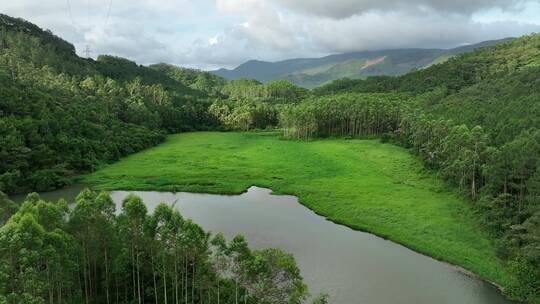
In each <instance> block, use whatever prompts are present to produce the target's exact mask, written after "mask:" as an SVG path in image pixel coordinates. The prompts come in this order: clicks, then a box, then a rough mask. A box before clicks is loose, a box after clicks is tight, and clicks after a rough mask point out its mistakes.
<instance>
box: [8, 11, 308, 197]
mask: <svg viewBox="0 0 540 304" xmlns="http://www.w3.org/2000/svg"><path fill="white" fill-rule="evenodd" d="M306 94H307V91H306V90H305V89H301V88H298V87H295V86H293V85H292V84H290V83H289V82H287V81H276V82H272V83H268V84H265V85H263V84H261V83H259V82H257V81H248V80H245V81H231V82H228V81H226V80H225V79H222V78H219V77H217V76H214V75H212V74H210V73H206V72H200V71H196V70H190V69H182V68H178V67H174V66H170V65H166V64H157V65H153V66H150V67H144V66H140V65H137V64H136V63H135V62H132V61H129V60H127V59H123V58H118V57H113V56H105V55H101V56H99V57H98V59H97V61H94V60H91V59H82V58H79V57H78V56H77V55H76V54H75V49H74V47H73V46H72V45H71V44H69V43H67V42H66V41H64V40H62V39H60V38H58V37H56V36H54V35H53V34H52V33H50V32H48V31H44V30H42V29H40V28H39V27H37V26H35V25H33V24H31V23H29V22H26V21H24V20H21V19H15V18H11V17H9V16H5V15H1V14H0V158H1V162H0V191H3V192H6V193H16V192H24V191H28V190H35V191H46V190H52V189H55V188H58V187H62V186H64V185H66V184H69V183H70V179H71V177H72V176H74V175H77V174H80V173H84V172H88V171H92V170H94V169H95V168H97V167H99V166H101V165H103V164H105V163H109V162H113V161H116V160H118V159H119V158H120V157H122V156H125V155H128V154H130V153H133V152H136V151H140V150H142V149H145V148H148V147H150V146H154V145H156V144H158V143H160V142H162V141H163V139H164V138H165V136H164V135H165V134H166V133H176V132H182V131H192V130H211V129H223V128H242V129H250V128H253V127H260V125H261V124H263V125H264V126H266V124H268V123H272V124H273V125H275V124H276V123H277V119H276V117H277V114H274V115H273V116H274V118H271V117H270V118H269V119H270V121H269V122H268V123H267V122H261V121H260V119H257V121H252V119H251V116H257V115H259V114H258V113H259V112H260V109H261V108H264V109H265V111H267V112H268V111H269V112H271V113H273V112H274V110H273V106H268V104H267V101H268V100H272V101H274V102H281V101H284V100H287V102H290V100H297V99H300V98H302V97H303V96H304V95H306ZM214 101H217V102H220V103H221V104H223V103H227V104H230V107H231V108H232V107H234V108H238V110H236V111H234V110H231V112H234V113H233V114H234V117H232V116H231V117H230V119H226V121H227V123H225V122H224V121H221V120H220V119H223V118H224V117H223V115H225V114H223V113H222V114H223V115H221V116H219V117H216V116H214V115H213V114H212V113H210V112H209V111H208V108H209V107H210V105H211V104H212V102H214ZM244 104H246V105H245V106H244ZM250 112H253V113H254V114H253V115H249V113H250ZM245 113H248V115H246V114H245ZM227 115H228V114H227Z"/></svg>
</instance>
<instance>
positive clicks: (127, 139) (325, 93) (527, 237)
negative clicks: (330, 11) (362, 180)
mask: <svg viewBox="0 0 540 304" xmlns="http://www.w3.org/2000/svg"><path fill="white" fill-rule="evenodd" d="M539 73H540V35H539V34H533V35H529V36H524V37H521V38H518V39H515V40H511V41H506V42H502V43H500V44H497V45H494V46H489V47H485V48H481V49H478V50H475V51H473V52H470V53H466V54H463V55H460V56H457V57H454V58H452V59H450V60H448V61H446V62H444V63H441V64H437V65H433V66H431V67H428V68H424V69H420V70H417V71H414V72H411V73H409V74H406V75H404V76H399V77H388V76H377V77H369V78H367V79H362V80H351V79H341V80H336V81H333V82H331V83H328V84H325V85H323V86H321V87H318V88H315V89H313V90H311V91H308V90H306V89H303V88H299V87H297V86H294V85H292V84H291V83H289V82H288V81H282V80H278V81H272V82H268V83H260V82H258V81H255V80H249V79H239V80H233V81H228V80H225V79H223V78H220V77H217V76H215V75H212V74H210V73H207V72H202V71H197V70H190V69H183V68H179V67H175V66H172V65H168V64H156V65H151V66H141V65H138V64H136V63H134V62H132V61H129V60H127V59H123V58H118V57H114V56H104V55H103V56H99V57H98V58H97V60H93V59H83V58H80V57H78V56H77V55H76V53H75V49H74V47H73V46H72V45H71V44H69V43H67V42H66V41H64V40H62V39H61V38H59V37H57V36H55V35H54V34H52V33H51V32H49V31H44V30H42V29H40V28H39V27H37V26H35V25H33V24H31V23H29V22H26V21H24V20H21V19H15V18H11V17H9V16H6V15H0V160H1V162H0V191H1V192H0V193H2V192H3V193H6V194H13V193H21V192H28V191H45V190H52V189H56V188H60V187H63V186H65V185H68V184H70V183H72V182H73V181H74V180H76V178H77V176H79V175H81V174H84V173H87V172H92V171H94V170H96V169H97V168H99V167H101V166H103V165H104V164H107V163H111V162H114V161H116V160H118V159H120V158H121V157H123V156H126V155H129V154H132V153H134V152H137V151H141V150H143V149H146V148H148V147H151V146H155V145H157V144H159V143H161V142H163V141H164V140H165V137H166V135H167V134H172V133H179V132H185V131H197V130H219V131H227V130H242V131H250V130H255V129H274V128H279V129H280V130H281V131H282V136H283V137H284V138H286V139H290V140H304V141H310V140H316V139H317V138H323V137H347V138H352V137H360V138H364V137H369V138H380V139H381V140H382V141H384V142H390V143H394V144H397V145H400V146H403V147H406V148H408V149H410V151H411V152H412V153H414V154H415V155H417V156H418V158H420V159H421V160H422V162H423V164H424V165H425V167H426V170H430V171H433V172H436V173H437V174H438V175H439V176H440V177H441V178H442V179H444V180H445V181H447V183H448V184H449V185H451V186H452V187H454V188H455V189H457V190H459V191H460V193H462V195H463V196H464V197H466V198H467V199H468V200H470V203H471V204H472V205H473V206H474V208H475V210H476V211H477V212H478V213H479V214H480V215H481V217H482V219H483V221H482V225H483V227H485V229H486V230H487V231H489V233H490V234H491V235H492V236H493V238H494V239H495V240H496V242H497V246H498V254H499V256H500V257H501V258H503V259H504V260H505V261H506V262H507V264H508V267H509V268H510V269H511V271H512V273H513V274H514V275H515V277H516V282H515V283H514V284H512V286H505V292H506V293H507V294H509V295H511V296H513V297H514V298H518V299H522V300H530V301H535V300H538V299H539V298H540V103H539V100H540V78H539V77H538V75H539ZM0 201H1V205H0V210H2V211H3V212H2V214H1V217H0V223H3V224H5V225H4V226H3V227H2V228H1V229H0V250H1V251H2V253H3V254H2V256H1V257H0V259H2V263H1V266H0V267H2V271H1V273H2V276H1V277H0V290H2V291H4V292H5V294H9V296H8V297H7V298H6V299H2V298H0V302H2V301H7V303H22V302H24V303H41V302H40V301H50V302H60V303H61V302H70V301H71V302H73V301H76V300H83V299H84V300H85V301H86V303H104V302H105V301H106V302H107V303H109V302H114V300H113V299H120V301H123V302H126V303H127V302H134V303H150V302H154V301H155V302H156V303H158V302H162V300H163V299H164V298H165V297H168V298H169V299H170V300H169V302H172V299H174V302H175V303H190V302H191V303H205V301H206V300H204V299H207V298H216V297H217V296H218V294H219V296H220V297H223V299H231V297H235V299H241V300H238V301H245V303H297V302H299V301H301V300H303V299H304V296H305V293H306V290H305V286H304V285H302V282H301V279H300V277H299V274H298V269H297V268H296V266H295V264H294V260H291V259H292V257H290V256H288V255H286V254H283V253H281V252H279V251H278V250H267V251H250V250H249V248H248V247H247V244H245V241H244V240H243V239H242V238H241V237H239V238H235V239H234V240H232V241H231V243H226V242H225V241H224V240H223V239H222V238H221V237H219V236H215V237H214V238H210V236H209V235H208V234H207V233H206V232H204V231H202V230H201V228H200V227H198V226H197V225H195V224H194V223H191V222H189V221H188V220H184V219H183V218H182V217H181V215H180V214H178V213H177V212H176V211H173V210H171V209H170V208H168V207H167V206H160V208H159V209H158V210H159V212H157V211H156V213H154V214H153V215H149V214H148V213H147V211H146V210H145V208H144V204H143V203H142V202H141V201H140V199H137V198H136V197H129V198H127V199H126V200H125V201H124V208H123V210H122V211H121V213H119V214H116V212H115V211H114V209H111V202H110V198H109V197H107V195H106V194H99V195H97V194H95V193H93V192H91V191H85V192H83V193H81V195H80V196H79V198H78V199H77V204H76V207H75V208H74V209H73V210H70V209H69V208H67V205H66V203H65V202H57V203H46V202H43V201H41V200H40V199H39V198H38V197H36V196H35V195H30V196H29V197H28V199H27V201H26V202H25V203H23V204H22V205H20V206H19V205H17V204H15V203H13V202H11V201H9V200H8V199H7V196H5V195H4V194H2V196H1V197H0ZM11 214H13V216H12V217H10V215H11ZM179 227H182V229H179ZM101 229H108V230H106V231H104V230H101ZM175 229H176V230H175ZM121 235H130V236H132V237H131V238H129V239H127V240H126V239H125V238H121V237H120V236H121ZM103 236H108V237H110V239H109V238H106V239H102V238H101V237H103ZM182 242H185V243H182ZM142 244H145V246H142ZM146 244H151V246H146ZM186 244H188V245H189V246H188V247H189V248H188V247H185V245H186ZM15 252H19V253H20V252H24V253H25V254H24V255H19V254H15ZM143 257H144V258H143ZM139 258H140V259H141V260H142V261H141V260H137V259H139ZM225 260H226V261H227V263H226V264H227V267H230V268H227V269H226V270H223V269H221V270H219V269H216V267H221V266H223V265H221V262H224V261H225ZM17 265H25V267H19V266H17ZM171 265H172V268H174V267H179V269H176V270H174V271H173V270H172V269H171V267H170V266H171ZM217 265H221V266H217ZM223 267H225V266H223ZM280 267H282V268H280ZM261 269H264V271H263V270H261ZM259 270H260V271H262V273H266V274H267V275H268V276H269V277H272V274H273V272H276V271H283V272H284V273H287V275H288V276H290V277H289V278H290V280H289V281H287V282H288V283H289V285H287V286H286V287H284V289H280V290H279V292H280V293H276V294H275V295H274V294H273V293H268V292H267V291H261V290H258V289H257V288H259V287H260V286H259V285H258V282H257V281H256V280H268V278H265V277H262V278H260V277H257V276H256V275H255V273H259ZM253 276H255V277H257V278H254V277H253ZM265 282H266V281H265ZM265 284H266V283H265ZM265 284H263V285H265ZM268 284H269V285H268V286H270V287H268V288H272V284H274V282H268ZM280 287H283V286H281V285H280ZM157 290H159V292H157ZM276 292H278V291H276ZM0 294H1V293H0ZM262 294H272V295H274V296H275V297H280V299H283V297H290V298H288V299H293V300H290V301H289V300H287V301H282V302H279V301H278V302H275V301H274V300H272V299H265V298H264V297H263V296H262ZM255 295H257V296H255ZM103 297H105V298H103ZM54 299H59V300H54ZM62 299H64V300H62ZM257 301H258V302H257ZM321 301H324V297H323V298H321ZM224 303H227V301H226V300H224Z"/></svg>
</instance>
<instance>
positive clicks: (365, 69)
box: [212, 38, 510, 88]
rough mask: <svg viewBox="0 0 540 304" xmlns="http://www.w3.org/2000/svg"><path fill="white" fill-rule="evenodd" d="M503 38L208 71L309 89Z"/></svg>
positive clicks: (422, 63) (432, 60)
mask: <svg viewBox="0 0 540 304" xmlns="http://www.w3.org/2000/svg"><path fill="white" fill-rule="evenodd" d="M508 39H510V38H507V39H502V40H492V41H484V42H481V43H477V44H472V45H466V46H461V47H457V48H453V49H448V50H445V49H395V50H379V51H361V52H353V53H346V54H336V55H330V56H326V57H322V58H297V59H288V60H284V61H278V62H266V61H258V60H251V61H248V62H246V63H244V64H242V65H240V66H238V67H237V68H235V69H233V70H229V69H219V70H216V71H213V72H212V73H214V74H216V75H219V76H221V77H225V78H228V79H238V78H253V79H257V80H259V81H262V82H267V81H271V80H276V79H286V80H289V81H291V82H292V83H294V84H296V85H299V86H302V87H306V88H313V87H316V86H319V85H321V84H324V83H326V82H329V81H332V80H335V79H339V78H345V77H347V78H352V79H362V78H366V77H368V76H379V75H388V76H398V75H403V74H406V73H408V72H410V71H412V70H416V69H421V68H424V67H427V66H430V65H433V64H437V63H442V62H444V61H446V60H448V59H449V58H451V57H453V56H456V55H459V54H463V53H466V52H470V51H472V50H475V49H477V48H480V47H484V46H489V45H493V44H496V43H497V42H501V41H504V40H508Z"/></svg>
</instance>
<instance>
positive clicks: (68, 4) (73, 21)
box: [66, 0, 77, 28]
mask: <svg viewBox="0 0 540 304" xmlns="http://www.w3.org/2000/svg"><path fill="white" fill-rule="evenodd" d="M66 4H67V8H68V12H69V19H70V20H71V25H73V28H77V26H76V25H75V19H73V12H72V11H71V3H69V0H66Z"/></svg>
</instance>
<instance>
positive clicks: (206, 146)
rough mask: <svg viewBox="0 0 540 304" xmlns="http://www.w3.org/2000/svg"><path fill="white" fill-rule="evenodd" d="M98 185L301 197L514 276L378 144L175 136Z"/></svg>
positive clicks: (413, 243)
mask: <svg viewBox="0 0 540 304" xmlns="http://www.w3.org/2000/svg"><path fill="white" fill-rule="evenodd" d="M83 181H84V182H88V183H92V184H95V185H96V186H97V188H101V189H107V190H113V189H123V190H172V191H189V192H208V193H240V192H243V191H245V190H246V189H247V188H248V187H249V186H252V185H256V186H261V187H266V188H271V189H273V190H274V191H275V192H278V193H287V194H294V195H296V196H298V197H299V199H300V201H301V202H302V203H303V204H304V205H306V206H308V207H309V208H311V209H313V210H314V211H316V212H317V213H319V214H322V215H324V216H326V217H328V218H329V219H331V220H333V221H336V222H339V223H343V224H345V225H348V226H350V227H352V228H355V229H359V230H364V231H369V232H372V233H374V234H377V235H379V236H383V237H386V238H389V239H391V240H393V241H396V242H399V243H401V244H404V245H405V246H407V247H409V248H412V249H414V250H416V251H418V252H422V253H425V254H427V255H430V256H432V257H435V258H437V259H440V260H444V261H447V262H450V263H452V264H456V265H460V266H463V267H464V268H466V269H468V270H471V271H473V272H475V273H476V274H478V275H479V276H481V277H483V278H485V279H487V280H490V281H493V282H496V283H498V284H501V285H506V282H508V280H509V277H508V274H507V273H506V271H505V269H504V267H503V266H502V263H501V262H500V261H499V260H498V259H497V258H496V256H495V249H494V245H493V244H492V242H491V241H490V240H489V238H488V237H486V235H485V234H484V233H482V232H481V229H480V228H479V227H478V225H477V224H476V223H477V222H478V219H476V218H475V215H474V213H473V211H472V209H471V207H470V206H469V204H468V203H467V202H466V201H464V200H462V199H460V198H459V196H458V195H456V194H454V193H452V192H450V191H449V190H448V189H447V188H446V187H445V186H444V184H443V183H442V182H440V181H439V180H438V179H437V178H435V177H434V176H432V175H431V174H429V173H426V172H425V171H423V170H422V166H421V164H420V163H419V162H418V161H417V160H416V159H415V157H414V156H413V155H411V154H410V153H409V152H408V151H407V150H405V149H402V148H400V147H397V146H394V145H391V144H383V143H380V142H379V141H377V140H346V139H328V140H319V141H312V142H298V141H286V140H282V139H280V138H279V137H278V136H277V135H276V134H272V133H217V132H198V133H186V134H180V135H173V136H170V137H169V138H168V139H167V141H166V142H165V143H164V144H162V145H160V146H158V147H155V148H152V149H149V150H146V151H143V152H141V153H138V154H134V155H132V156H129V157H127V158H125V159H123V160H121V161H119V162H117V163H115V164H113V165H110V166H107V167H105V168H103V169H101V170H99V171H97V172H95V173H93V174H91V175H88V176H86V177H84V178H83Z"/></svg>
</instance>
